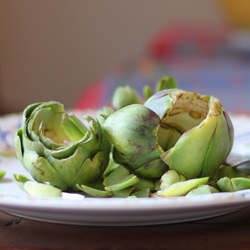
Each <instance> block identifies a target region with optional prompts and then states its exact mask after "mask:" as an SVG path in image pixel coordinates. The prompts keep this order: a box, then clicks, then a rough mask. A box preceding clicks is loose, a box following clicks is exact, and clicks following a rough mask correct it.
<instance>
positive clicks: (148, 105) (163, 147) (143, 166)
mask: <svg viewBox="0 0 250 250" xmlns="http://www.w3.org/2000/svg"><path fill="white" fill-rule="evenodd" d="M104 130H105V132H106V134H107V136H108V138H109V139H110V141H111V142H112V143H113V145H114V150H113V157H114V160H115V161H116V162H118V163H120V164H123V165H124V166H126V167H127V168H129V169H130V170H133V171H134V172H135V173H136V174H137V175H138V176H142V177H145V178H159V177H161V176H162V174H164V173H165V172H166V170H167V168H168V167H169V168H170V169H173V170H175V171H177V172H178V173H179V174H182V175H184V176H185V177H186V178H197V177H212V176H213V175H214V174H215V172H216V170H217V169H218V168H219V167H220V165H221V164H222V163H224V162H225V160H226V158H227V156H228V154H229V153H230V151H231V148H232V145H233V127H232V123H231V121H230V118H229V116H228V115H227V113H226V112H225V111H224V109H223V107H222V105H221V103H220V102H219V100H218V99H217V98H215V97H212V96H211V97H209V96H204V95H199V94H196V93H193V92H187V91H184V90H180V89H169V90H162V91H160V92H157V93H156V94H154V95H153V96H152V97H150V98H149V99H148V100H147V101H146V102H145V104H144V105H140V104H134V105H130V106H127V107H125V108H122V109H120V110H118V111H116V112H114V113H113V114H111V115H110V116H109V117H108V118H107V119H106V121H105V122H104Z"/></svg>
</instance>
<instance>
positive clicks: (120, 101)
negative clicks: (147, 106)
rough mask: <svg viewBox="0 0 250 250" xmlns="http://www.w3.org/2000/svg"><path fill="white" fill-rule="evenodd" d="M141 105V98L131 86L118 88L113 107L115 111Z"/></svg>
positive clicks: (113, 99)
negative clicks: (131, 105)
mask: <svg viewBox="0 0 250 250" xmlns="http://www.w3.org/2000/svg"><path fill="white" fill-rule="evenodd" d="M136 103H141V99H140V96H139V95H138V93H137V92H136V91H135V90H134V89H133V88H132V87H130V86H124V87H122V86H120V87H118V88H116V90H115V92H114V95H113V98H112V105H113V107H114V108H115V109H121V108H123V107H126V106H128V105H130V104H136Z"/></svg>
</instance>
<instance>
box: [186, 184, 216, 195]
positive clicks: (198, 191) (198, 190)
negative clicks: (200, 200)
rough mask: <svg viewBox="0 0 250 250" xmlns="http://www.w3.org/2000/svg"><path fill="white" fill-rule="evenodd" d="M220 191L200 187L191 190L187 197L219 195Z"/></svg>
mask: <svg viewBox="0 0 250 250" xmlns="http://www.w3.org/2000/svg"><path fill="white" fill-rule="evenodd" d="M218 192H219V191H218V190H217V189H216V188H215V187H212V186H210V185H199V186H198V187H197V188H195V189H193V190H191V191H190V192H189V193H188V194H187V195H186V196H187V197H189V196H194V195H202V194H212V193H218Z"/></svg>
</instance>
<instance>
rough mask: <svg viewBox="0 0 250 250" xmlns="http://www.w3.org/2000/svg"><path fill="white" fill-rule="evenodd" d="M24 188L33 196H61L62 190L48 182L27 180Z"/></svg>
mask: <svg viewBox="0 0 250 250" xmlns="http://www.w3.org/2000/svg"><path fill="white" fill-rule="evenodd" d="M23 187H24V190H25V191H26V192H27V193H28V194H29V195H30V196H32V197H61V196H62V191H61V190H60V189H58V188H55V187H53V186H51V185H48V184H43V183H37V182H33V181H27V182H25V183H24V186H23Z"/></svg>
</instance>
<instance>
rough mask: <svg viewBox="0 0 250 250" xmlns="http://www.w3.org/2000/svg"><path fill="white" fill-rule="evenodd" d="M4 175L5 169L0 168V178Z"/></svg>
mask: <svg viewBox="0 0 250 250" xmlns="http://www.w3.org/2000/svg"><path fill="white" fill-rule="evenodd" d="M5 175H6V171H4V170H2V169H0V180H1V179H3V177H4V176H5Z"/></svg>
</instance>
